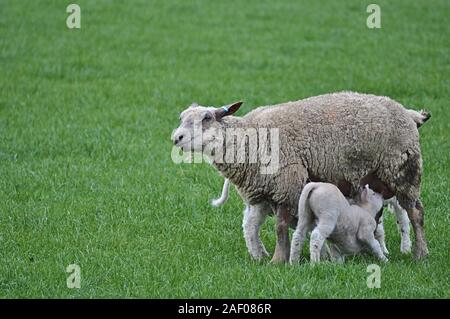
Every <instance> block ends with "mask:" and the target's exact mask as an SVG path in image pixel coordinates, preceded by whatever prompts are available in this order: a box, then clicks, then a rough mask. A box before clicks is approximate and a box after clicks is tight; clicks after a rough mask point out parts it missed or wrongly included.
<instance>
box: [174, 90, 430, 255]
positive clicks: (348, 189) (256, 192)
mask: <svg viewBox="0 0 450 319" xmlns="http://www.w3.org/2000/svg"><path fill="white" fill-rule="evenodd" d="M241 104H242V103H235V104H232V105H230V106H227V107H223V108H215V107H203V106H197V105H193V106H191V107H189V108H188V109H186V110H185V111H184V112H183V113H182V114H181V123H180V126H179V127H178V128H177V129H176V130H175V131H174V133H173V136H172V139H173V141H174V143H175V145H176V146H179V147H181V148H182V149H183V150H192V151H194V152H204V150H205V149H211V144H214V145H215V147H213V149H214V151H213V152H208V155H209V157H210V160H211V163H212V165H213V166H214V167H216V169H217V170H218V171H219V172H220V173H221V174H222V175H223V176H224V177H225V178H228V179H229V180H230V182H231V183H233V184H234V185H235V186H236V189H237V191H238V192H239V194H240V195H241V197H242V198H243V200H244V201H245V202H246V203H247V204H248V205H250V206H252V207H253V208H254V209H249V210H248V214H249V216H247V220H257V222H258V223H259V225H260V224H262V223H263V222H264V219H265V217H266V215H267V213H266V212H264V211H262V210H261V209H260V208H259V207H270V208H271V210H272V211H273V212H274V213H275V214H276V216H277V230H276V232H277V243H276V247H275V253H274V256H273V258H272V261H273V262H280V261H282V262H286V261H288V260H289V251H290V241H289V232H288V228H289V226H290V225H291V226H292V225H295V224H296V220H295V219H296V218H295V215H296V212H297V205H298V199H299V196H300V194H299V190H302V189H303V187H304V186H305V185H306V183H307V182H309V181H322V182H328V183H332V184H334V185H337V186H338V187H339V189H340V190H341V192H342V193H343V194H344V195H345V196H347V197H354V195H355V194H356V193H357V190H358V188H359V186H360V185H365V184H369V186H370V188H371V189H373V190H375V191H376V192H377V193H380V194H382V195H383V197H384V198H385V199H387V198H391V197H393V196H396V197H397V199H398V201H399V204H400V205H401V207H402V208H404V209H406V211H407V213H408V216H409V219H410V220H411V223H412V226H413V229H414V231H415V235H416V238H415V247H414V248H415V249H414V255H415V257H416V258H423V257H425V256H426V255H427V254H428V248H427V244H426V241H425V233H424V229H423V215H424V210H423V207H422V204H421V203H420V200H419V196H420V181H421V176H422V156H421V151H420V144H419V134H418V130H417V127H418V126H419V125H420V124H422V123H423V122H424V121H426V120H427V119H428V116H427V114H426V113H425V115H423V114H421V113H418V112H415V111H412V110H407V109H405V108H404V107H403V106H402V105H400V104H399V103H397V102H395V101H393V100H391V99H389V98H387V97H382V96H375V95H367V94H359V93H353V92H341V93H333V94H325V95H320V96H315V97H310V98H307V99H304V100H300V101H296V102H289V103H283V104H279V105H273V106H266V107H260V108H257V109H255V110H253V111H252V112H250V113H248V114H247V115H246V116H244V117H236V116H231V115H232V114H233V113H234V112H236V111H237V110H238V109H239V107H240V105H241ZM230 129H232V130H235V131H237V132H244V133H242V135H241V136H239V133H238V134H237V135H238V136H237V138H236V136H235V137H233V138H232V139H227V138H226V135H227V134H226V133H225V132H226V131H228V130H230ZM246 129H253V130H256V134H257V135H258V134H260V133H259V132H260V131H261V129H264V130H263V132H264V133H261V135H263V134H267V130H269V131H271V130H273V129H275V130H276V132H277V133H278V135H277V137H278V139H275V141H278V143H276V144H273V143H260V142H259V141H258V143H257V149H258V153H259V154H264V153H266V152H274V151H275V152H277V154H278V155H279V156H278V157H274V158H275V159H276V160H277V163H276V164H278V165H275V167H278V169H275V170H268V171H269V173H267V172H265V171H264V169H265V168H269V167H270V166H271V165H272V164H273V163H271V161H269V162H267V161H261V160H259V159H257V161H250V160H247V161H245V162H242V161H238V162H236V161H231V162H230V161H227V160H224V157H223V154H224V152H221V151H219V149H218V148H216V147H217V146H218V145H221V146H222V147H223V148H224V149H227V148H232V147H233V148H234V147H235V146H236V144H240V145H242V144H245V143H247V142H246V141H254V139H252V138H251V137H250V136H248V135H247V133H246V132H247V131H246ZM271 132H272V131H271ZM257 137H260V136H259V135H258V136H257ZM248 144H249V145H247V146H248V147H249V148H250V147H251V146H252V145H250V144H251V143H248ZM251 155H252V154H251V152H249V151H248V149H247V148H246V153H245V156H251ZM255 249H257V250H259V252H258V254H257V255H260V256H263V255H264V254H265V249H264V247H263V246H262V243H258V245H255Z"/></svg>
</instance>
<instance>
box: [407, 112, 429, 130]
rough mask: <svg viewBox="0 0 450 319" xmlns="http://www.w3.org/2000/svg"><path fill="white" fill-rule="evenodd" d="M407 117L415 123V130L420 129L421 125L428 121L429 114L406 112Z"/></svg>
mask: <svg viewBox="0 0 450 319" xmlns="http://www.w3.org/2000/svg"><path fill="white" fill-rule="evenodd" d="M407 111H408V115H409V116H410V117H411V118H412V119H413V120H414V122H416V125H417V128H419V127H421V126H422V124H423V123H425V122H426V121H428V120H429V119H430V117H431V113H430V112H428V111H425V110H421V111H415V110H407Z"/></svg>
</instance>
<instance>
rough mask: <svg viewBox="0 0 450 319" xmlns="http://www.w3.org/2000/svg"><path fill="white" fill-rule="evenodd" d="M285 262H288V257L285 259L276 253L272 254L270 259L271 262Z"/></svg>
mask: <svg viewBox="0 0 450 319" xmlns="http://www.w3.org/2000/svg"><path fill="white" fill-rule="evenodd" d="M287 262H288V259H286V258H284V257H282V256H277V255H273V257H272V260H271V261H270V263H271V264H284V263H287Z"/></svg>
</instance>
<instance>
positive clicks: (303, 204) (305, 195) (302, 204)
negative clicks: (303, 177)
mask: <svg viewBox="0 0 450 319" xmlns="http://www.w3.org/2000/svg"><path fill="white" fill-rule="evenodd" d="M316 187H317V185H316V183H308V184H306V185H305V187H303V190H302V193H301V194H300V199H299V200H298V220H301V219H303V218H305V217H307V216H309V214H311V211H310V209H309V205H308V199H309V197H310V196H311V193H312V191H313V190H314V189H315V188H316ZM311 217H312V216H309V217H307V218H308V219H309V218H311ZM305 220H306V219H305Z"/></svg>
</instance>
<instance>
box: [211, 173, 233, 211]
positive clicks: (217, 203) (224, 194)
mask: <svg viewBox="0 0 450 319" xmlns="http://www.w3.org/2000/svg"><path fill="white" fill-rule="evenodd" d="M229 188H230V180H229V179H228V178H225V181H224V182H223V187H222V194H221V195H220V198H217V199H213V200H212V201H211V205H213V206H214V207H219V206H222V205H223V204H225V202H226V201H227V200H228V190H229Z"/></svg>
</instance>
